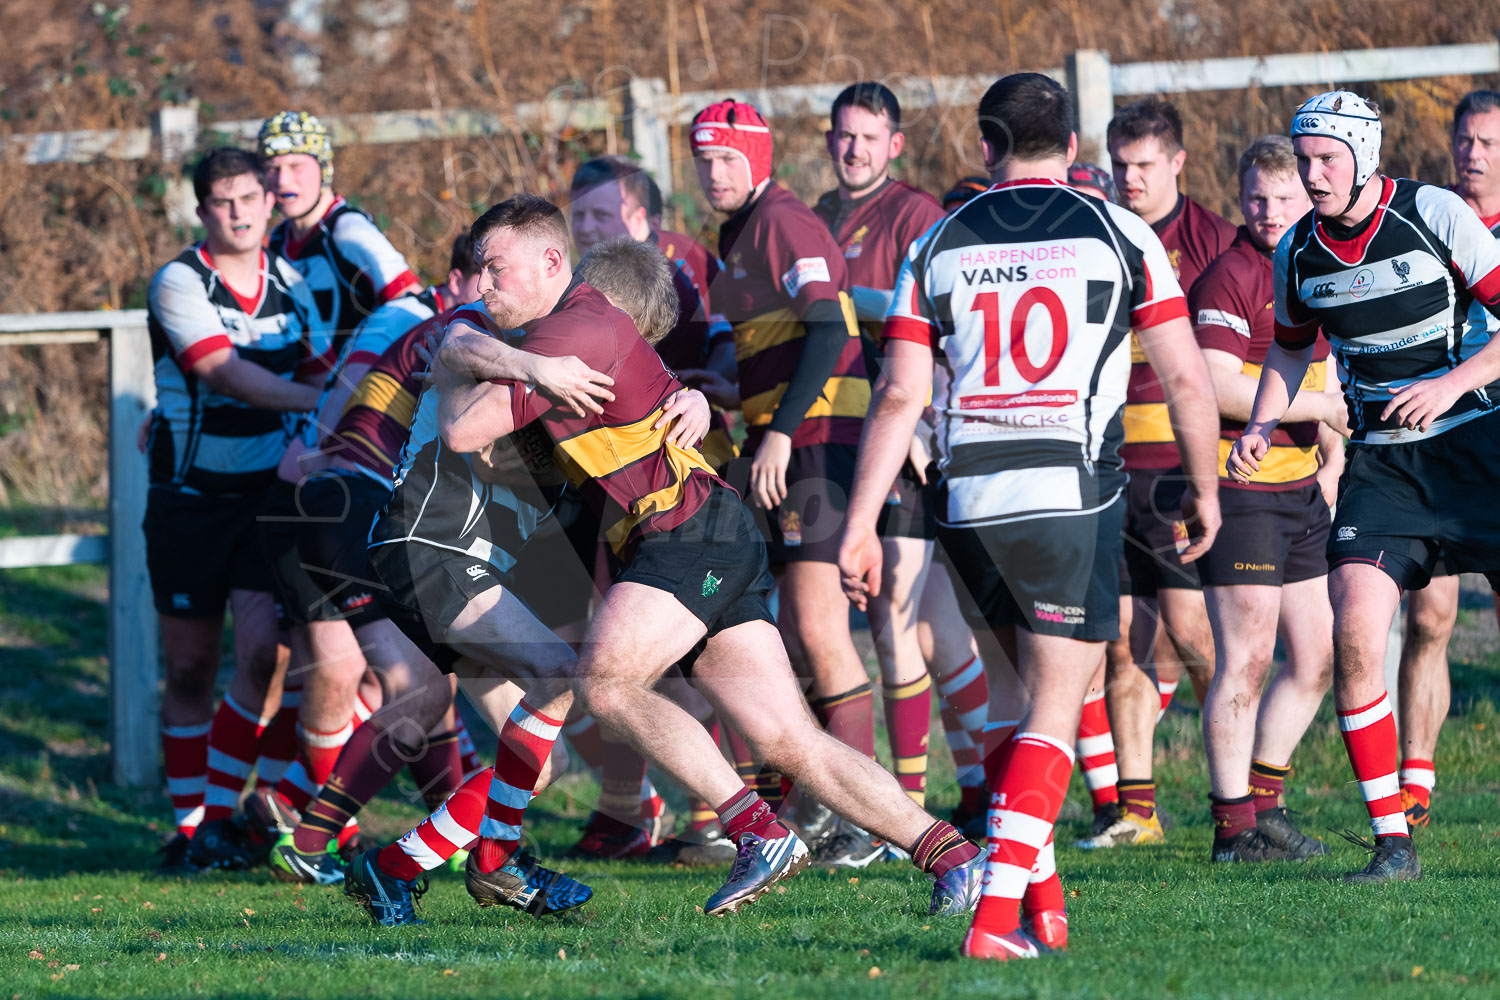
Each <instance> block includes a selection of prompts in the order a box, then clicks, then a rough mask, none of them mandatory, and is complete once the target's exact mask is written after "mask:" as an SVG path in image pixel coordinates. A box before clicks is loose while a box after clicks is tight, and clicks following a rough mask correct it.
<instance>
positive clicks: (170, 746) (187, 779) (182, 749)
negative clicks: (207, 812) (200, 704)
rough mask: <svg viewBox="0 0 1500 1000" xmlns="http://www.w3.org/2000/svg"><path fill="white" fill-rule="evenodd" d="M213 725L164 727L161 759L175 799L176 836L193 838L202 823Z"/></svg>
mask: <svg viewBox="0 0 1500 1000" xmlns="http://www.w3.org/2000/svg"><path fill="white" fill-rule="evenodd" d="M212 726H213V723H212V721H210V722H200V723H199V724H197V725H195V726H162V727H161V756H162V762H163V765H164V767H163V769H164V770H165V771H166V773H167V794H168V795H170V796H171V797H172V818H173V822H175V823H176V824H177V832H178V833H180V834H182V835H183V836H186V837H191V836H192V835H193V831H194V830H196V829H198V824H199V823H201V822H202V821H203V793H204V789H205V787H206V786H207V784H208V731H209V729H210V727H212Z"/></svg>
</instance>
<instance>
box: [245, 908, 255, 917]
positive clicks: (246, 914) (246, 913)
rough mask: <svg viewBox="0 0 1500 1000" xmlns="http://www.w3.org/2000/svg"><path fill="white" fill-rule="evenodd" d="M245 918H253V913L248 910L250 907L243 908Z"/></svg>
mask: <svg viewBox="0 0 1500 1000" xmlns="http://www.w3.org/2000/svg"><path fill="white" fill-rule="evenodd" d="M245 916H247V917H253V916H255V911H254V910H252V909H250V907H248V906H247V907H245Z"/></svg>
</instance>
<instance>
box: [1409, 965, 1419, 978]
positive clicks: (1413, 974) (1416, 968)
mask: <svg viewBox="0 0 1500 1000" xmlns="http://www.w3.org/2000/svg"><path fill="white" fill-rule="evenodd" d="M1421 974H1422V966H1420V965H1413V966H1412V967H1411V977H1412V978H1413V979H1415V978H1417V977H1418V976H1420V975H1421Z"/></svg>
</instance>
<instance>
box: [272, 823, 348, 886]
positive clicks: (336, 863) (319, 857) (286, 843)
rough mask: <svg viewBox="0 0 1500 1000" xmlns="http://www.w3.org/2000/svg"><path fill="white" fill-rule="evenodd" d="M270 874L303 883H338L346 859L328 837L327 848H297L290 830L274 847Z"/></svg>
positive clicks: (342, 877) (287, 880)
mask: <svg viewBox="0 0 1500 1000" xmlns="http://www.w3.org/2000/svg"><path fill="white" fill-rule="evenodd" d="M271 874H272V875H274V876H276V877H277V878H278V879H280V880H281V881H283V882H299V883H301V884H303V885H338V884H340V883H341V882H343V881H344V861H343V859H342V858H340V857H339V853H338V848H337V847H335V846H334V844H333V842H332V841H329V843H328V847H327V849H326V850H322V851H318V852H317V853H312V854H309V853H307V852H305V851H299V850H297V845H296V844H295V843H294V842H293V840H292V835H291V834H290V833H287V834H283V835H282V836H281V839H279V840H277V841H276V846H274V847H272V848H271Z"/></svg>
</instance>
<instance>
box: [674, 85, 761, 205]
mask: <svg viewBox="0 0 1500 1000" xmlns="http://www.w3.org/2000/svg"><path fill="white" fill-rule="evenodd" d="M689 141H690V142H691V144H692V147H693V165H694V166H695V167H697V169H698V183H699V184H700V185H702V186H703V194H704V196H705V197H707V198H708V203H709V204H710V205H711V206H713V208H714V210H715V211H718V212H724V213H726V214H733V213H735V212H738V211H739V210H740V209H742V208H744V207H745V205H746V204H748V203H749V201H750V199H751V198H753V197H754V196H755V195H757V194H758V193H759V192H760V191H761V189H762V188H763V187H764V185H766V184H767V183H769V182H770V180H771V126H770V125H768V124H767V123H766V120H765V118H764V117H763V116H762V115H761V113H760V112H759V111H757V110H756V109H755V106H754V105H753V104H745V103H744V102H742V101H736V100H732V99H731V100H727V101H720V102H719V103H717V104H710V105H709V106H708V107H706V108H704V109H703V110H702V111H700V112H698V113H697V114H696V115H694V116H693V124H692V128H691V131H690V132H689Z"/></svg>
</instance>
